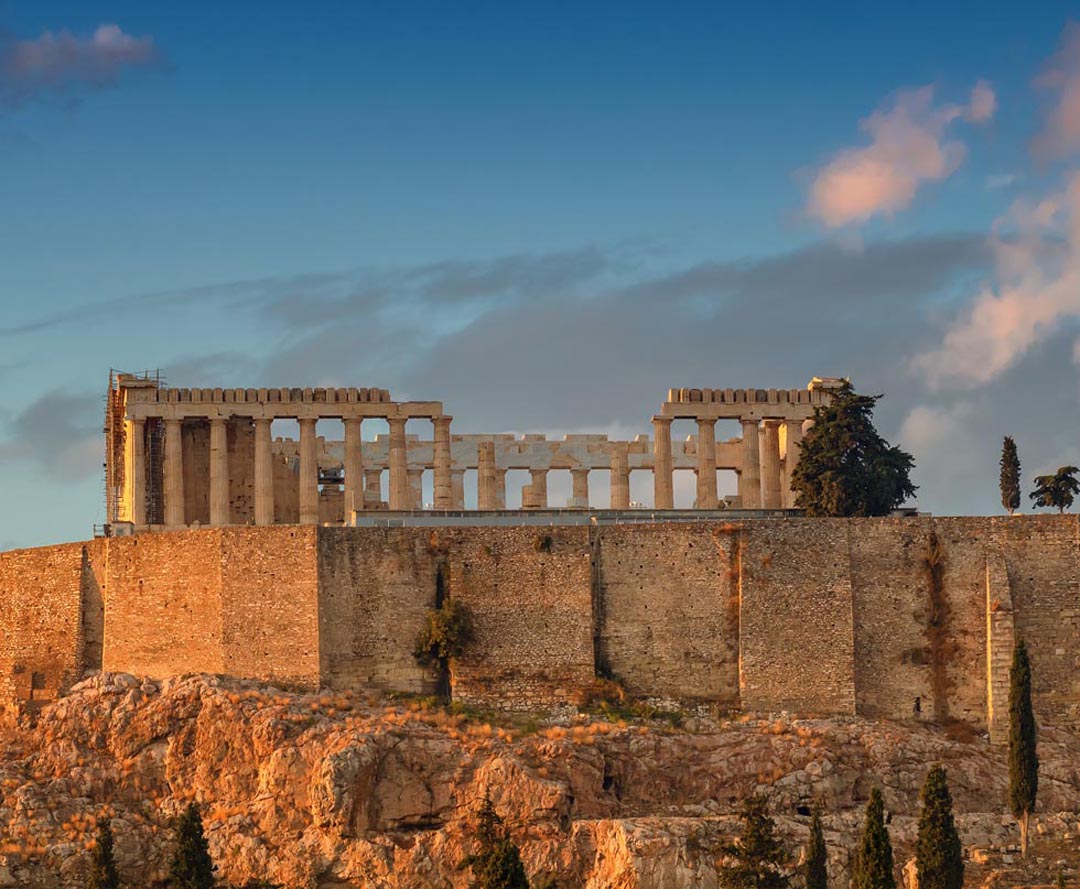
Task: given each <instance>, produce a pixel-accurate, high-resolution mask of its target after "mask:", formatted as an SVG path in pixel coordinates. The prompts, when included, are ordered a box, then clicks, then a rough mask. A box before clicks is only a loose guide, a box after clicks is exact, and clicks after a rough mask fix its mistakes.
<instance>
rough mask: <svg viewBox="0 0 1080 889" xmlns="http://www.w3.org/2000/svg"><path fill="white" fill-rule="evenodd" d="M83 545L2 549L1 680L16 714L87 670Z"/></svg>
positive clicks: (7, 707) (6, 705) (10, 712)
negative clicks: (84, 667)
mask: <svg viewBox="0 0 1080 889" xmlns="http://www.w3.org/2000/svg"><path fill="white" fill-rule="evenodd" d="M83 565H84V556H83V544H81V543H69V544H64V545H62V546H49V547H42V548H40V549H22V550H13V551H11V552H5V553H0V602H2V603H3V607H0V679H2V680H3V684H4V686H5V687H6V688H7V690H8V693H9V694H11V695H13V696H14V698H13V699H11V698H9V700H7V701H4V702H3V710H4V715H5V716H7V717H12V716H16V715H18V713H19V712H20V711H21V710H22V709H23V708H24V707H25V706H26V705H27V704H34V703H38V702H44V701H47V700H51V699H52V698H55V697H56V695H57V694H58V693H60V692H62V691H64V690H65V689H66V688H67V687H68V686H69V685H70V684H71V683H72V682H74V681H75V680H76V679H77V678H78V677H79V676H80V674H81V673H82V663H83V649H84V644H85V642H84V635H83V593H82V589H83V583H82V581H83Z"/></svg>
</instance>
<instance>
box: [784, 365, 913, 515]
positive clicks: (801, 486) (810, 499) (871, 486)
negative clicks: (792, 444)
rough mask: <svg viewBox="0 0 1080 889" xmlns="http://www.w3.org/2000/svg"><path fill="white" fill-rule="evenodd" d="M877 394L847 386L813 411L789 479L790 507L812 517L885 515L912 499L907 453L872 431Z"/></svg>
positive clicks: (909, 464)
mask: <svg viewBox="0 0 1080 889" xmlns="http://www.w3.org/2000/svg"><path fill="white" fill-rule="evenodd" d="M880 398H881V396H880V395H858V394H856V393H855V392H854V391H853V390H852V388H851V383H848V382H845V383H844V385H843V386H842V387H841V388H839V389H837V390H835V391H834V392H833V393H832V399H831V400H830V401H829V403H828V404H825V405H819V406H818V407H815V408H814V417H813V419H814V425H813V426H812V427H811V429H810V430H809V431H808V432H807V433H806V435H805V437H804V438H803V440H802V442H801V444H800V453H799V462H798V465H796V467H795V471H794V472H793V473H792V474H791V489H792V490H793V491H794V492H795V493H796V502H795V505H796V506H797V507H799V508H800V509H805V510H806V514H807V515H811V516H877V515H887V514H888V513H890V512H891V511H892V510H894V509H896V508H897V507H898V506H900V505H901V504H902V503H903V502H904V501H905V500H907V499H908V498H909V497H912V496H913V495H914V494H915V485H913V484H912V483H911V478H910V474H911V470H912V467H913V466H914V465H915V461H914V460H913V459H912V457H911V454H908V453H905V452H904V451H902V450H900V449H899V448H897V447H893V446H890V445H889V443H888V442H887V441H885V439H883V438H882V437H881V436H880V435H879V434H878V432H877V430H876V429H875V428H874V423H873V413H874V405H875V403H876V402H877V401H878V399H880Z"/></svg>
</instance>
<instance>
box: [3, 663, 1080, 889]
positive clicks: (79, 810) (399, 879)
mask: <svg viewBox="0 0 1080 889" xmlns="http://www.w3.org/2000/svg"><path fill="white" fill-rule="evenodd" d="M514 720H515V721H513V722H511V721H509V717H503V718H502V719H494V721H492V720H490V719H488V718H485V716H484V715H483V714H476V713H447V712H446V711H445V710H442V709H438V708H433V707H431V706H429V705H425V704H424V703H423V702H419V701H412V702H405V701H397V702H394V701H378V700H374V699H364V698H360V697H355V696H349V695H332V694H322V695H313V694H292V693H287V692H283V691H280V690H277V689H274V688H270V687H266V686H259V685H255V684H252V683H243V682H235V681H226V680H221V679H218V678H216V677H207V676H193V677H188V678H184V679H176V680H169V681H166V682H163V683H158V682H153V681H150V680H140V679H137V678H135V677H132V676H129V675H124V674H103V675H98V676H95V677H93V678H91V679H87V680H85V681H83V682H82V683H81V684H79V685H77V686H76V687H75V688H74V689H73V690H72V692H71V694H69V695H68V696H66V697H64V698H63V699H61V700H59V701H57V702H56V703H54V704H53V705H51V706H50V707H48V708H47V709H45V710H44V711H43V712H42V714H41V715H40V717H39V719H38V721H37V724H36V726H34V727H33V728H23V729H20V730H13V731H11V732H9V733H8V734H7V735H6V736H5V738H4V745H3V748H2V759H0V842H2V846H0V886H30V887H54V886H57V885H61V886H77V885H81V877H82V874H83V873H84V869H85V867H86V863H87V861H88V858H89V851H88V849H89V848H90V846H91V844H92V839H93V836H94V832H95V824H96V822H97V820H98V819H100V818H102V817H111V818H112V822H113V829H114V832H115V834H116V846H117V853H118V857H119V863H120V868H121V873H122V874H123V876H124V878H125V881H126V883H127V884H128V885H130V886H133V887H144V886H145V887H151V886H156V885H159V884H160V883H161V881H162V880H163V878H164V876H165V873H166V870H167V867H168V860H169V855H170V854H171V847H170V840H171V832H170V829H169V821H170V819H171V818H172V817H173V816H174V815H175V814H176V813H177V812H178V811H179V810H180V809H181V808H182V807H183V806H184V805H185V804H186V803H187V802H188V801H189V800H196V801H198V802H199V803H200V804H201V805H202V807H203V811H204V820H205V823H206V827H207V832H208V836H209V839H210V847H211V851H212V853H213V855H214V858H215V861H217V862H218V865H219V871H220V875H221V877H222V879H223V881H228V882H229V883H233V884H237V885H240V884H243V883H244V882H246V881H247V880H249V879H251V878H259V879H268V880H271V881H273V882H275V883H278V884H280V885H283V886H289V887H294V886H295V887H320V889H330V887H346V886H349V887H351V886H380V887H381V886H385V887H455V889H457V887H464V886H465V885H467V883H468V876H469V875H468V873H467V872H462V871H459V870H458V869H457V868H456V865H457V863H458V862H459V861H460V860H461V859H462V858H463V857H464V856H465V855H466V854H467V853H468V851H469V848H470V845H469V842H470V841H469V830H468V828H469V822H470V817H471V814H472V813H473V812H474V811H475V809H476V807H477V806H478V804H479V802H480V800H481V799H482V798H483V796H484V795H485V793H490V795H491V797H492V799H493V801H494V802H495V804H496V807H497V809H498V811H499V812H500V813H501V814H502V815H503V816H504V817H505V818H506V820H507V823H508V824H509V825H510V826H511V829H512V832H513V834H514V836H515V838H516V840H517V841H518V843H519V845H520V846H521V848H522V853H523V857H524V860H525V863H526V867H527V869H528V871H529V873H530V874H533V875H539V874H551V875H554V876H555V877H557V878H558V881H559V882H558V885H561V886H565V887H578V886H581V887H588V889H600V887H620V889H622V887H625V889H631V887H642V889H646V887H648V889H652V887H660V889H681V887H691V886H693V887H699V886H700V887H715V886H716V871H715V862H716V856H717V853H716V849H717V847H718V846H719V844H720V843H721V842H722V841H723V840H724V839H725V837H729V836H731V835H732V834H733V833H734V832H735V831H736V830H737V819H736V818H735V817H734V813H735V812H736V811H737V810H738V804H739V800H740V799H741V798H743V797H744V796H745V795H747V794H750V793H753V792H761V793H765V794H767V795H768V797H769V800H770V805H771V807H772V809H773V811H774V812H775V813H776V815H777V820H778V823H779V825H780V827H781V830H782V832H783V834H784V836H785V837H786V838H787V839H788V840H789V842H790V844H791V848H792V851H793V861H794V860H797V857H798V849H799V845H800V844H801V842H802V841H803V840H804V839H805V836H806V832H807V824H808V820H809V819H808V818H807V817H806V815H807V813H808V806H809V805H810V804H811V803H812V801H813V800H820V801H821V802H822V803H823V804H824V806H825V810H826V813H827V814H826V818H825V823H826V841H827V843H828V845H829V852H830V858H831V877H832V880H833V881H834V883H835V884H836V885H837V886H843V885H846V883H847V878H848V866H849V863H848V855H849V850H850V849H852V848H853V846H854V838H855V836H856V835H857V831H858V829H859V825H860V822H861V817H862V808H863V806H864V805H865V800H866V798H867V796H868V793H869V790H870V788H871V786H873V785H874V784H878V785H880V786H881V787H882V788H883V790H884V794H885V800H886V805H887V807H888V809H889V811H890V813H891V816H892V817H891V824H890V830H891V832H892V836H893V841H894V845H895V846H896V847H897V856H896V857H897V863H898V866H900V865H902V864H903V862H904V861H905V860H906V858H907V857H908V856H909V855H910V848H911V844H912V840H913V838H914V829H915V817H916V815H917V811H918V791H919V788H920V786H921V784H922V780H923V778H924V775H925V773H926V770H927V768H928V767H929V765H930V764H931V763H934V762H940V763H943V764H944V765H945V766H946V768H947V769H948V776H949V781H950V784H951V787H952V792H953V796H954V799H955V803H956V810H957V812H958V822H959V825H960V828H961V833H962V837H963V840H964V843H965V847H966V850H967V852H968V854H969V863H968V878H969V879H968V882H969V883H970V884H971V885H978V884H980V883H983V882H986V881H992V882H1001V881H1004V883H1005V884H1009V885H1011V884H1015V883H1021V882H1024V883H1029V882H1038V881H1040V880H1041V881H1044V882H1049V881H1050V880H1051V879H1053V878H1054V877H1056V875H1057V873H1058V871H1059V870H1061V869H1062V868H1065V869H1066V870H1070V869H1071V868H1072V866H1073V864H1074V860H1073V859H1074V858H1076V859H1077V863H1080V850H1077V849H1076V848H1075V847H1076V832H1077V829H1078V824H1077V820H1078V819H1080V815H1077V814H1076V813H1080V774H1078V769H1080V739H1078V738H1076V737H1075V736H1073V735H1071V734H1069V733H1066V732H1061V731H1055V730H1053V729H1052V728H1048V727H1044V728H1043V730H1042V735H1041V747H1040V752H1041V757H1042V783H1041V792H1040V817H1039V821H1038V823H1037V825H1036V838H1035V846H1034V852H1033V855H1032V856H1031V857H1030V859H1029V861H1028V862H1027V863H1026V864H1024V866H1023V867H1021V865H1020V863H1019V862H1018V861H1016V860H1015V856H1014V854H1013V851H1012V849H1013V844H1015V843H1016V842H1017V833H1016V830H1015V826H1014V825H1013V824H1012V822H1011V819H1009V818H1008V817H1007V816H1005V815H1004V814H1003V808H1004V807H1003V800H1004V798H1005V785H1006V774H1007V773H1006V766H1005V759H1004V752H1003V751H1002V750H1001V749H999V748H993V747H991V746H990V745H989V744H988V743H987V741H986V740H985V738H983V737H981V736H978V735H976V734H974V733H970V732H965V731H964V730H963V728H964V727H963V726H953V727H952V728H951V729H949V730H945V729H942V728H938V727H932V726H928V725H924V724H920V723H917V722H905V723H899V722H869V721H865V720H859V719H843V720H838V719H830V720H787V719H784V718H779V719H772V720H758V719H748V718H741V719H736V720H724V719H719V718H706V717H703V716H687V717H686V718H683V719H681V720H672V719H670V718H668V719H662V720H657V719H652V720H650V719H631V720H629V721H613V720H609V719H601V718H596V717H588V716H573V717H570V716H563V717H561V718H559V719H548V720H525V719H524V718H521V717H515V718H514ZM673 722H677V723H678V725H677V727H676V725H674V724H673Z"/></svg>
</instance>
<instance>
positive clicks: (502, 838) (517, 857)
mask: <svg viewBox="0 0 1080 889" xmlns="http://www.w3.org/2000/svg"><path fill="white" fill-rule="evenodd" d="M476 821H477V825H476V835H475V840H476V844H477V846H478V848H477V850H476V851H475V852H473V854H471V855H469V856H468V857H467V858H466V859H465V860H464V861H462V862H461V865H460V867H462V868H466V867H471V868H472V873H473V881H472V883H470V884H469V885H470V889H529V878H528V877H527V876H526V874H525V865H524V864H522V863H521V853H520V852H519V851H518V847H517V846H516V845H514V841H513V840H512V839H510V833H509V831H508V830H507V829H506V825H505V824H504V823H503V820H502V818H500V817H499V814H498V813H497V812H496V811H495V806H494V804H493V803H492V802H491V797H490V796H486V797H484V803H483V805H481V806H480V811H479V812H478V813H477V818H476Z"/></svg>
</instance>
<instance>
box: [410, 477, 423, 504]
mask: <svg viewBox="0 0 1080 889" xmlns="http://www.w3.org/2000/svg"><path fill="white" fill-rule="evenodd" d="M423 508H424V470H423V469H410V470H409V509H423Z"/></svg>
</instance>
